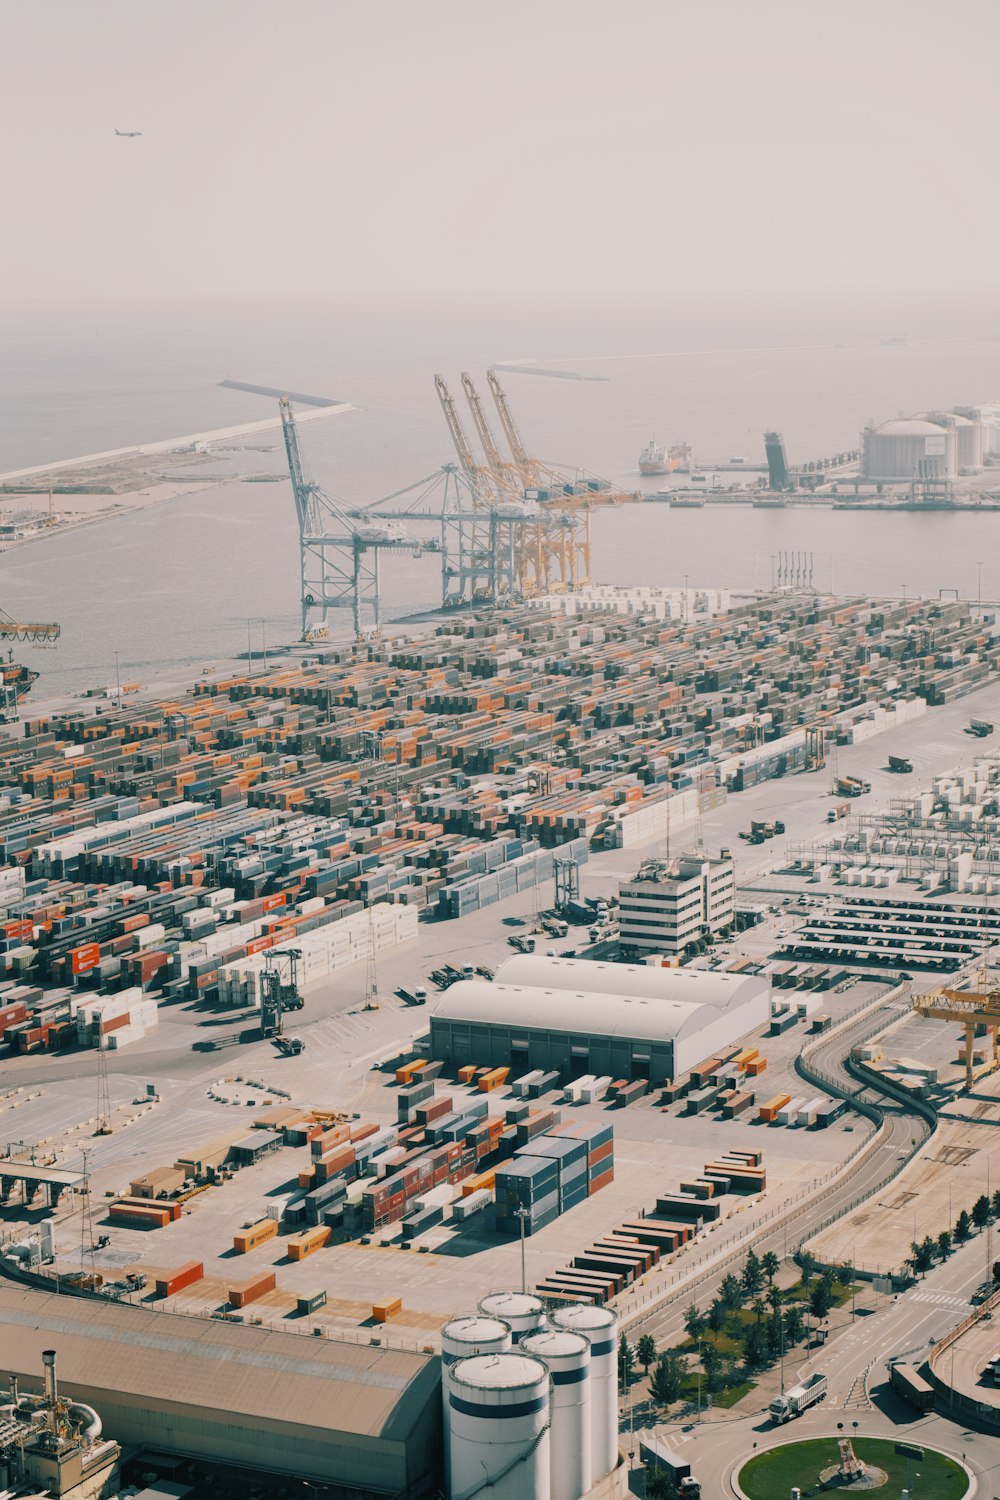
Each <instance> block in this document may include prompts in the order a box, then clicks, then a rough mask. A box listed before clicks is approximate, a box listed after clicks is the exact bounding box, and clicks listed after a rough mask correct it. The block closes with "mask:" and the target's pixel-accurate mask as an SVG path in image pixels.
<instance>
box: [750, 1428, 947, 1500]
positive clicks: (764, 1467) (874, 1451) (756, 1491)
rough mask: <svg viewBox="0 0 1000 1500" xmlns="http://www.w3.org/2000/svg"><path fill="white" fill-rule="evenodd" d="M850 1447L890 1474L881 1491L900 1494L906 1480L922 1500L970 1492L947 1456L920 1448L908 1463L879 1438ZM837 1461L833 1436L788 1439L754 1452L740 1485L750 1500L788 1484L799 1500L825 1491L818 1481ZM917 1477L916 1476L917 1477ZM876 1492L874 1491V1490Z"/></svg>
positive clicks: (769, 1496)
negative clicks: (797, 1492) (796, 1489)
mask: <svg viewBox="0 0 1000 1500" xmlns="http://www.w3.org/2000/svg"><path fill="white" fill-rule="evenodd" d="M854 1451H855V1453H856V1454H857V1456H858V1457H859V1458H860V1459H861V1460H862V1461H863V1462H866V1463H872V1464H877V1465H878V1467H879V1468H880V1469H884V1470H885V1472H886V1473H887V1474H888V1476H889V1483H888V1484H887V1485H886V1486H885V1487H884V1489H883V1490H882V1492H881V1493H882V1494H884V1495H898V1494H899V1492H900V1490H901V1489H902V1488H903V1487H905V1485H906V1484H907V1481H908V1480H909V1479H911V1478H912V1479H913V1483H914V1490H915V1493H916V1494H917V1495H918V1496H920V1497H921V1500H924V1497H927V1500H931V1497H933V1500H961V1497H962V1496H963V1495H965V1494H966V1492H967V1490H968V1481H967V1479H966V1476H965V1473H964V1471H963V1470H962V1469H961V1468H960V1467H959V1465H958V1464H956V1463H953V1462H952V1460H951V1459H950V1458H945V1457H944V1455H943V1454H941V1453H935V1452H934V1451H933V1449H931V1448H924V1456H923V1458H922V1459H919V1460H917V1459H914V1460H912V1461H908V1460H907V1459H906V1458H904V1457H902V1456H901V1455H900V1454H898V1453H897V1452H896V1444H895V1443H894V1442H892V1441H887V1440H885V1439H883V1438H856V1439H855V1440H854ZM837 1462H839V1455H838V1451H837V1440H836V1438H814V1439H812V1440H811V1441H809V1442H805V1443H788V1444H786V1445H785V1446H784V1447H782V1448H775V1449H774V1450H773V1451H772V1452H770V1453H761V1454H758V1456H757V1457H756V1458H752V1459H751V1460H750V1462H749V1463H747V1464H744V1466H743V1468H742V1469H741V1470H740V1476H739V1479H740V1485H741V1487H742V1488H743V1490H744V1491H745V1492H746V1494H747V1495H748V1497H749V1500H776V1497H777V1496H781V1495H787V1494H789V1493H790V1491H791V1487H792V1485H798V1486H799V1488H800V1489H801V1491H802V1500H809V1497H811V1496H814V1495H822V1494H825V1493H829V1492H828V1491H826V1490H824V1488H823V1486H822V1485H821V1484H820V1482H819V1476H820V1472H821V1470H823V1469H825V1468H828V1467H829V1465H830V1464H836V1463H837ZM918 1474H919V1475H920V1478H919V1479H917V1478H916V1475H918ZM874 1493H876V1494H877V1493H878V1491H875V1492H874Z"/></svg>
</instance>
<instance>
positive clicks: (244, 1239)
mask: <svg viewBox="0 0 1000 1500" xmlns="http://www.w3.org/2000/svg"><path fill="white" fill-rule="evenodd" d="M277 1233H278V1221H277V1219H258V1221H257V1223H256V1224H251V1225H250V1228H249V1229H241V1230H240V1232H239V1234H234V1235H233V1249H234V1250H235V1251H236V1254H237V1255H246V1254H247V1253H248V1251H250V1250H255V1249H256V1248H257V1246H258V1245H264V1244H266V1243H267V1241H268V1240H273V1239H274V1237H275V1235H276V1234H277Z"/></svg>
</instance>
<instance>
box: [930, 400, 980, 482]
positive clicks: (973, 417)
mask: <svg viewBox="0 0 1000 1500" xmlns="http://www.w3.org/2000/svg"><path fill="white" fill-rule="evenodd" d="M927 419H928V421H930V422H933V423H934V424H935V425H936V426H938V427H947V428H950V429H951V431H952V432H954V434H955V464H956V466H957V468H958V472H959V473H960V474H962V473H966V474H977V473H978V472H979V470H980V469H981V468H982V467H983V428H982V423H981V422H980V420H979V417H978V416H977V414H976V413H975V412H973V411H958V410H955V411H945V412H940V411H932V412H928V414H927Z"/></svg>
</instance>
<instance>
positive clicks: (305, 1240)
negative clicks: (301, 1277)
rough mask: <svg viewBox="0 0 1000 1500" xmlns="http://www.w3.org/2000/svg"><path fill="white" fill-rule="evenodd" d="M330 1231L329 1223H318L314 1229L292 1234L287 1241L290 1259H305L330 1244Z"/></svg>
mask: <svg viewBox="0 0 1000 1500" xmlns="http://www.w3.org/2000/svg"><path fill="white" fill-rule="evenodd" d="M330 1233H331V1231H330V1228H329V1226H328V1225H326V1224H317V1225H315V1226H314V1227H313V1228H312V1229H305V1230H303V1231H302V1233H301V1234H293V1235H290V1236H289V1238H288V1239H287V1240H286V1241H285V1253H286V1255H287V1256H288V1258H289V1260H305V1258H306V1256H307V1255H312V1254H314V1253H315V1251H317V1250H322V1248H323V1246H324V1245H327V1244H329V1242H330Z"/></svg>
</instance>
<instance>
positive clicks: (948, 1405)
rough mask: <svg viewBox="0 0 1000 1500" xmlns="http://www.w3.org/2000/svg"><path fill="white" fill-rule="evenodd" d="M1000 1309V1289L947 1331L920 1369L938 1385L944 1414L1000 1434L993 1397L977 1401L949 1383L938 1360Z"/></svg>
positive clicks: (938, 1404) (939, 1405) (937, 1404)
mask: <svg viewBox="0 0 1000 1500" xmlns="http://www.w3.org/2000/svg"><path fill="white" fill-rule="evenodd" d="M998 1311H1000V1291H996V1292H994V1293H993V1295H992V1297H988V1298H987V1300H986V1301H985V1302H984V1303H983V1304H982V1305H981V1306H980V1307H977V1308H975V1310H974V1311H973V1312H971V1313H970V1314H969V1316H968V1317H967V1318H963V1319H962V1321H961V1323H959V1324H958V1326H957V1328H953V1329H952V1330H951V1332H950V1333H947V1334H945V1336H944V1338H943V1339H941V1341H940V1343H938V1344H935V1346H934V1348H933V1350H932V1351H931V1355H930V1358H929V1359H928V1360H927V1363H926V1364H925V1365H924V1366H923V1368H922V1369H921V1371H920V1373H921V1374H922V1375H923V1376H924V1378H925V1379H926V1380H927V1382H928V1384H929V1385H932V1386H933V1387H934V1393H935V1395H936V1396H938V1397H939V1398H940V1400H939V1401H937V1402H935V1407H934V1409H935V1411H937V1412H939V1413H940V1415H942V1416H946V1417H951V1418H952V1420H953V1421H961V1422H966V1423H967V1424H968V1425H969V1426H970V1427H977V1428H979V1429H981V1430H982V1431H983V1432H995V1433H998V1434H1000V1407H996V1406H994V1405H993V1404H992V1403H991V1402H989V1401H977V1400H975V1398H974V1397H973V1396H967V1395H966V1394H965V1392H964V1391H957V1390H955V1388H954V1386H951V1385H949V1383H948V1381H947V1380H945V1378H944V1376H943V1375H941V1374H939V1372H938V1368H937V1366H938V1362H939V1361H940V1359H941V1356H942V1355H943V1354H946V1353H947V1352H948V1350H949V1349H950V1348H951V1347H952V1345H953V1344H955V1343H957V1341H958V1340H959V1339H960V1338H961V1337H962V1335H963V1333H968V1331H969V1329H970V1328H974V1327H975V1326H976V1324H977V1323H981V1322H982V1321H983V1319H984V1318H992V1317H993V1315H994V1313H996V1312H998Z"/></svg>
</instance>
